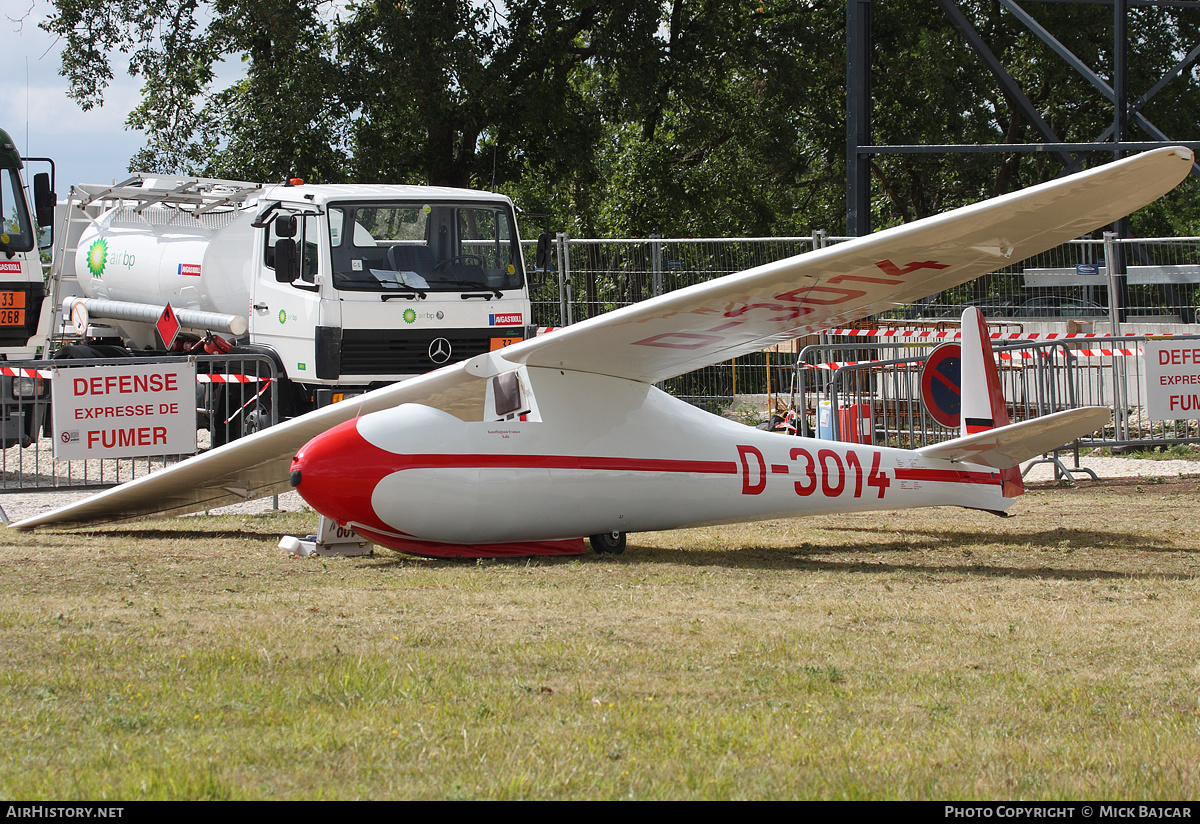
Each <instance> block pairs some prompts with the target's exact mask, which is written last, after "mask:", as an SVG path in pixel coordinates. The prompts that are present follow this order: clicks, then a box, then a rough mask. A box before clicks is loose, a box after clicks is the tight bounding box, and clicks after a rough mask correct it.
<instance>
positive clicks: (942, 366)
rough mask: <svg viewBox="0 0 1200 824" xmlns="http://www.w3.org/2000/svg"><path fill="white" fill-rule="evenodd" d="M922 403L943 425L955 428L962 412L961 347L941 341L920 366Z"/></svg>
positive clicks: (932, 416)
mask: <svg viewBox="0 0 1200 824" xmlns="http://www.w3.org/2000/svg"><path fill="white" fill-rule="evenodd" d="M921 402H922V403H924V404H925V409H926V410H928V412H929V416H930V417H931V418H933V419H934V420H935V421H937V422H938V423H940V424H941V425H942V426H947V427H951V428H953V427H957V426H958V424H959V419H960V416H961V412H962V347H961V346H959V345H958V344H957V343H943V344H942V345H941V346H939V347H937V348H936V349H934V350H933V351H932V352H930V353H929V357H927V358H926V359H925V365H924V366H922V367H921Z"/></svg>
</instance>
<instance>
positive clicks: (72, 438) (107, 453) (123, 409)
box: [51, 363, 196, 461]
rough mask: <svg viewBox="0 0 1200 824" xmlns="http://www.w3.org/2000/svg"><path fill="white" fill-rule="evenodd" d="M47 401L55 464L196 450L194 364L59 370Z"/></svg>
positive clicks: (180, 453) (52, 382) (187, 452)
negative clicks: (51, 425)
mask: <svg viewBox="0 0 1200 824" xmlns="http://www.w3.org/2000/svg"><path fill="white" fill-rule="evenodd" d="M51 398H52V401H51V408H52V409H53V410H54V457H55V458H57V459H59V460H64V461H74V460H81V459H85V458H132V457H141V456H146V455H190V454H191V453H193V452H195V451H196V365H195V364H194V363H156V364H130V365H128V366H125V365H122V366H89V367H87V368H84V369H71V368H60V369H58V370H56V371H55V375H54V378H53V379H52V380H51Z"/></svg>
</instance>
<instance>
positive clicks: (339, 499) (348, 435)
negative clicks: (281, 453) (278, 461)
mask: <svg viewBox="0 0 1200 824" xmlns="http://www.w3.org/2000/svg"><path fill="white" fill-rule="evenodd" d="M394 471H396V456H395V455H394V454H392V453H391V452H388V451H386V450H383V449H380V448H379V447H377V446H375V445H373V444H371V443H369V442H368V441H367V440H366V439H365V438H363V436H362V435H360V434H359V432H358V419H357V418H355V419H354V420H351V421H346V422H345V423H342V424H338V425H337V426H335V427H333V428H332V429H330V430H329V431H327V432H324V433H322V434H320V435H318V436H317V437H315V438H313V439H312V440H311V441H309V442H308V443H306V444H305V445H304V446H303V447H301V448H300V451H299V452H297V453H296V457H294V458H292V474H291V482H292V486H293V487H294V488H295V490H296V491H297V492H299V493H300V497H302V498H303V499H304V500H305V501H307V502H308V503H309V505H311V506H312V508H313V509H315V510H316V511H317V512H319V513H321V514H322V515H324V516H325V517H326V518H331V519H333V520H335V521H337V522H338V523H339V524H343V525H345V524H360V525H364V526H368V525H369V526H384V524H383V523H382V522H381V521H380V520H379V518H378V517H377V516H376V514H375V510H374V509H373V508H372V506H371V493H372V492H373V491H374V489H375V486H376V485H377V484H378V483H379V481H380V480H382V479H383V478H384V477H386V476H388V475H390V474H391V473H392V472H394Z"/></svg>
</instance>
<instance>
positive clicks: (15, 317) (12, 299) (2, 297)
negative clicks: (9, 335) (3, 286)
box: [0, 291, 25, 326]
mask: <svg viewBox="0 0 1200 824" xmlns="http://www.w3.org/2000/svg"><path fill="white" fill-rule="evenodd" d="M24 325H25V293H24V292H15V291H0V326H24Z"/></svg>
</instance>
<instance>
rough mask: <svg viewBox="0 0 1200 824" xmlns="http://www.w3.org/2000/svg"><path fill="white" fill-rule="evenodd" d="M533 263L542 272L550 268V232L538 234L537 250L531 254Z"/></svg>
mask: <svg viewBox="0 0 1200 824" xmlns="http://www.w3.org/2000/svg"><path fill="white" fill-rule="evenodd" d="M533 265H534V267H535V268H537V269H540V270H541V271H543V272H547V271H549V270H550V233H549V232H542V233H541V234H540V235H538V242H537V252H536V253H535V254H534V256H533Z"/></svg>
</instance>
